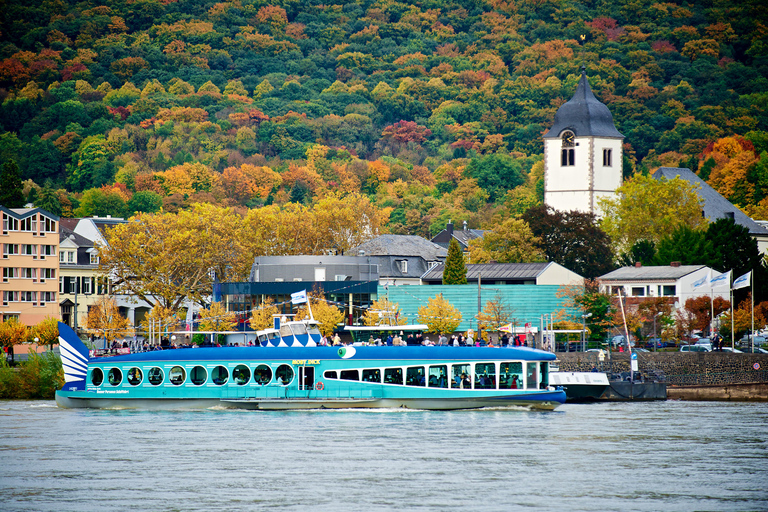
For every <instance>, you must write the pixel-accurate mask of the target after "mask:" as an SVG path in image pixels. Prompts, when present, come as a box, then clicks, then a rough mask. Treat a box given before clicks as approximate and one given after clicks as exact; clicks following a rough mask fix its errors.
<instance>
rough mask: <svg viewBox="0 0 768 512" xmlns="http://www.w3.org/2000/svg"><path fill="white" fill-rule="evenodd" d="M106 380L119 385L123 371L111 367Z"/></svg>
mask: <svg viewBox="0 0 768 512" xmlns="http://www.w3.org/2000/svg"><path fill="white" fill-rule="evenodd" d="M107 380H108V381H109V383H110V384H112V385H113V386H119V385H120V383H121V382H123V372H121V371H120V368H112V369H110V370H109V373H108V374H107Z"/></svg>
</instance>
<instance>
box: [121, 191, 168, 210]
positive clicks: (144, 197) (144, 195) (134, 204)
mask: <svg viewBox="0 0 768 512" xmlns="http://www.w3.org/2000/svg"><path fill="white" fill-rule="evenodd" d="M162 207H163V198H162V197H160V194H158V193H157V192H152V191H151V190H141V191H139V192H136V193H135V194H133V196H132V197H131V198H130V199H129V200H128V203H127V204H126V209H127V211H128V214H129V215H131V214H135V213H156V212H159V211H160V209H161V208H162Z"/></svg>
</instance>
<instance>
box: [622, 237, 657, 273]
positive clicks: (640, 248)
mask: <svg viewBox="0 0 768 512" xmlns="http://www.w3.org/2000/svg"><path fill="white" fill-rule="evenodd" d="M655 261H656V244H655V243H653V242H651V241H650V240H638V241H636V242H635V243H634V244H632V247H630V248H629V251H627V252H625V253H622V254H621V255H620V256H619V258H618V262H619V265H622V266H625V267H634V266H635V264H636V263H641V264H643V265H646V266H648V265H653V264H654V263H655Z"/></svg>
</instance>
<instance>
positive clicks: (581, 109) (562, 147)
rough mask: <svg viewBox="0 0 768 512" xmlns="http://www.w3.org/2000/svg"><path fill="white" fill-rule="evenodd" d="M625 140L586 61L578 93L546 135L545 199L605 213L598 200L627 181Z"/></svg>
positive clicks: (548, 202) (552, 203)
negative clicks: (597, 93) (590, 78)
mask: <svg viewBox="0 0 768 512" xmlns="http://www.w3.org/2000/svg"><path fill="white" fill-rule="evenodd" d="M623 140H624V136H623V135H622V134H621V133H619V131H618V130H617V129H616V126H615V125H614V124H613V116H612V115H611V112H610V111H609V110H608V107H606V106H605V105H604V104H603V103H600V101H599V100H598V99H597V98H595V95H594V94H593V93H592V89H591V88H590V87H589V81H587V72H586V69H585V68H584V67H583V66H582V68H581V79H580V80H579V85H578V86H577V87H576V93H575V94H574V95H573V98H571V100H570V101H569V102H567V103H565V104H564V105H562V106H561V107H560V108H559V109H558V110H557V113H556V114H555V122H554V125H553V126H552V128H550V130H549V131H548V132H547V133H546V134H544V203H545V204H546V205H547V206H551V207H552V208H554V209H555V210H559V211H571V210H578V211H581V212H588V213H594V214H596V215H598V216H600V211H599V207H598V205H597V199H598V198H599V197H605V196H613V195H614V194H615V192H616V189H617V188H619V186H621V182H622V172H621V163H622V153H621V144H622V141H623Z"/></svg>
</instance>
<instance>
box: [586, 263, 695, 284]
mask: <svg viewBox="0 0 768 512" xmlns="http://www.w3.org/2000/svg"><path fill="white" fill-rule="evenodd" d="M703 268H706V266H705V265H680V266H678V267H673V266H672V265H663V266H661V265H660V266H650V267H621V268H619V269H616V270H614V271H613V272H608V273H607V274H605V275H603V276H600V277H598V278H597V279H598V280H600V281H661V280H664V281H666V280H675V281H676V280H678V279H680V278H681V277H685V276H687V275H688V274H692V273H694V272H696V271H697V270H701V269H703Z"/></svg>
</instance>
